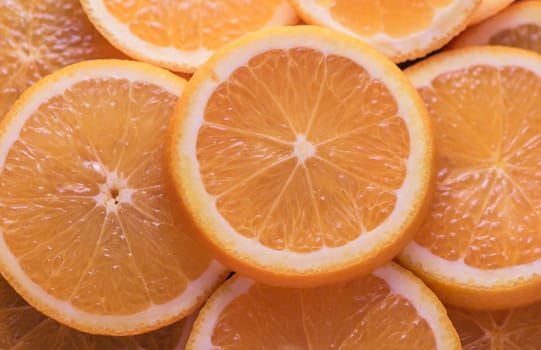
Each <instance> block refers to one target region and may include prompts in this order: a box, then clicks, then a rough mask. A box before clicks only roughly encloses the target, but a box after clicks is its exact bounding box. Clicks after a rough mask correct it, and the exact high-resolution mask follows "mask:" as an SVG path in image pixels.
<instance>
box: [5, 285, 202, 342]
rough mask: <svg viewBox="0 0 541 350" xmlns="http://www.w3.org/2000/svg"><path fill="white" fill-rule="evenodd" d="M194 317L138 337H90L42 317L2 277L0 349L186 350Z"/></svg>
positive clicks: (193, 315) (191, 316)
mask: <svg viewBox="0 0 541 350" xmlns="http://www.w3.org/2000/svg"><path fill="white" fill-rule="evenodd" d="M195 316H196V314H192V315H190V316H188V317H186V318H185V319H183V320H181V321H178V322H176V323H174V324H172V325H170V326H166V327H164V328H161V329H159V330H157V331H153V332H150V333H147V334H142V335H137V336H131V337H111V336H98V335H91V334H88V333H83V332H79V331H77V330H75V329H72V328H69V327H66V326H64V325H62V324H60V323H58V322H56V321H54V320H53V319H51V318H48V317H46V316H44V315H43V314H41V313H39V312H38V311H37V310H35V309H34V308H33V307H32V306H30V305H28V304H27V303H26V302H25V301H24V299H22V298H21V297H20V296H19V295H18V294H17V293H16V292H15V291H14V290H13V289H12V288H11V287H10V286H9V284H8V283H7V282H6V281H5V280H4V279H2V278H1V277H0V349H9V350H35V349H41V350H61V349H66V350H67V349H84V350H104V349H106V350H183V349H184V347H185V345H186V341H187V340H188V335H189V333H190V331H191V329H192V324H193V321H194V320H195Z"/></svg>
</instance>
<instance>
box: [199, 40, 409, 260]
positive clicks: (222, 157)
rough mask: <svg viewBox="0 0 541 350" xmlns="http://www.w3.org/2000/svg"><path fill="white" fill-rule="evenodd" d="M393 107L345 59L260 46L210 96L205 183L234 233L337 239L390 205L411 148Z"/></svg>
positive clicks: (283, 242)
mask: <svg viewBox="0 0 541 350" xmlns="http://www.w3.org/2000/svg"><path fill="white" fill-rule="evenodd" d="M276 72H281V74H276ZM397 113H398V107H397V104H396V101H395V99H394V97H393V96H392V95H391V93H390V91H389V90H388V89H387V88H386V87H385V86H384V85H383V84H382V83H381V82H380V81H378V80H375V79H372V78H371V77H370V75H369V73H368V72H367V71H366V70H365V69H364V68H362V67H360V66H359V65H358V64H356V63H354V62H353V61H351V60H349V59H347V58H344V57H339V56H335V55H328V56H326V55H324V54H323V53H321V52H320V51H316V50H313V49H307V48H292V49H288V50H271V51H268V52H266V53H263V54H261V55H258V56H256V57H254V58H252V59H251V60H250V61H249V62H248V63H247V65H246V66H243V67H240V68H238V69H237V70H235V71H234V72H233V73H232V74H231V76H230V77H229V78H228V79H227V80H226V81H225V82H223V83H222V84H220V85H219V86H218V87H217V88H216V90H215V92H214V93H213V95H212V96H211V97H210V98H209V101H208V104H207V106H206V110H205V115H204V123H203V125H202V127H201V129H200V131H199V135H198V139H197V158H198V161H199V165H200V172H201V176H202V180H203V183H204V184H205V187H206V190H207V191H208V192H209V193H210V194H211V195H213V196H216V206H217V208H218V211H219V212H220V213H221V215H222V216H223V217H224V218H225V219H226V220H228V221H229V223H230V224H231V225H232V226H233V227H234V228H235V230H236V231H237V232H239V233H240V234H242V235H244V236H246V237H250V238H254V239H257V240H258V241H260V242H261V243H262V244H263V245H265V246H267V247H270V248H272V249H277V250H292V251H299V252H307V251H314V250H318V249H320V248H322V247H323V246H327V247H336V246H341V245H344V244H346V243H348V242H349V241H351V240H353V239H355V238H357V237H358V236H359V235H361V234H362V233H363V232H367V231H370V230H372V229H374V228H375V227H377V226H378V225H380V224H381V222H382V221H383V220H385V219H386V218H387V217H388V216H389V215H390V213H391V212H392V211H393V209H394V206H395V204H396V193H395V191H396V190H397V189H398V188H400V187H401V185H402V182H403V180H404V177H405V173H406V164H405V161H406V159H407V157H408V155H409V136H408V135H409V134H408V130H407V127H406V125H405V122H404V120H403V119H402V118H401V117H400V116H399V115H397Z"/></svg>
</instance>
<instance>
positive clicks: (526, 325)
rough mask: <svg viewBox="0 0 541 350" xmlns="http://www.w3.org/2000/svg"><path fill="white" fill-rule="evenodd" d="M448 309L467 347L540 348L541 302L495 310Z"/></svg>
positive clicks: (476, 349)
mask: <svg viewBox="0 0 541 350" xmlns="http://www.w3.org/2000/svg"><path fill="white" fill-rule="evenodd" d="M447 311H448V314H449V317H450V318H451V321H452V322H453V324H454V326H455V328H456V330H457V331H458V335H459V336H460V340H461V343H462V349H463V350H506V349H516V350H536V349H539V346H540V344H541V303H536V304H533V305H528V306H524V307H521V308H515V309H506V310H500V311H492V312H490V311H470V310H464V309H457V308H452V307H449V308H448V309H447Z"/></svg>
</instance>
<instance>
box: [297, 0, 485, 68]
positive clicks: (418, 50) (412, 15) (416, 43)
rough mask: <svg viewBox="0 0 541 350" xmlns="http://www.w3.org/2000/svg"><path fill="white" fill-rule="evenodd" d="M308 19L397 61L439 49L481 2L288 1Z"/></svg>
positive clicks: (401, 0)
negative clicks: (357, 39)
mask: <svg viewBox="0 0 541 350" xmlns="http://www.w3.org/2000/svg"><path fill="white" fill-rule="evenodd" d="M289 1H290V3H291V5H292V6H293V7H294V8H295V9H296V10H297V12H298V13H299V16H300V17H301V18H302V19H303V20H304V21H306V23H311V24H318V25H323V26H326V27H329V28H334V29H337V30H340V31H342V32H345V33H348V34H350V35H353V36H355V37H357V38H360V39H361V40H363V41H365V42H366V43H368V44H370V45H372V46H373V47H375V48H377V49H378V50H379V51H381V52H382V53H383V54H385V55H386V56H387V57H389V58H391V59H392V60H393V61H395V62H403V61H406V60H411V59H415V58H419V57H423V56H424V55H426V54H428V53H430V52H432V51H434V50H436V49H439V48H440V47H442V46H443V45H445V44H446V43H447V42H448V41H449V40H451V38H452V37H453V36H455V35H456V34H458V33H459V32H460V31H461V30H463V29H464V28H465V27H466V25H467V24H468V22H469V20H470V17H471V15H472V14H473V11H474V10H475V8H476V7H477V5H478V4H479V3H480V1H481V0H468V1H463V0H417V1H410V0H400V1H396V0H385V1H373V0H289Z"/></svg>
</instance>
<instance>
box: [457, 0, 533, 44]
mask: <svg viewBox="0 0 541 350" xmlns="http://www.w3.org/2000/svg"><path fill="white" fill-rule="evenodd" d="M475 45H503V46H513V47H519V48H523V49H527V50H532V51H536V52H538V53H541V1H524V2H517V3H515V4H513V5H511V6H509V7H508V8H506V9H505V10H503V11H502V12H500V13H498V14H497V15H496V16H494V17H492V18H489V19H487V20H486V21H484V22H482V23H479V24H478V25H475V26H472V27H470V28H468V29H467V30H465V31H464V32H462V33H461V34H460V35H459V36H458V37H456V38H455V39H454V40H453V41H451V42H450V43H449V45H448V47H449V48H459V47H464V46H475Z"/></svg>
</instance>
